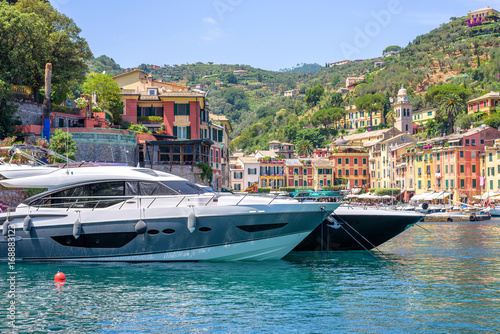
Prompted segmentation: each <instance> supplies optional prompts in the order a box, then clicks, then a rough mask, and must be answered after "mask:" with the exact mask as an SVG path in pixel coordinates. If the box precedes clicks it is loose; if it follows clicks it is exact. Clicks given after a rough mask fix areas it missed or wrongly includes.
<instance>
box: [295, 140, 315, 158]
mask: <svg viewBox="0 0 500 334" xmlns="http://www.w3.org/2000/svg"><path fill="white" fill-rule="evenodd" d="M312 153H313V144H312V143H311V142H310V141H309V140H307V139H304V140H301V141H300V142H299V143H298V145H297V154H298V155H299V156H306V157H308V156H311V155H312Z"/></svg>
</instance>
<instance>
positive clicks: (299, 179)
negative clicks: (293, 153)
mask: <svg viewBox="0 0 500 334" xmlns="http://www.w3.org/2000/svg"><path fill="white" fill-rule="evenodd" d="M285 179H286V182H285V186H286V187H293V188H295V189H313V188H314V169H313V165H312V163H311V160H299V159H285Z"/></svg>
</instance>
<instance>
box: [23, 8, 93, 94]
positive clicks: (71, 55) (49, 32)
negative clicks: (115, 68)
mask: <svg viewBox="0 0 500 334" xmlns="http://www.w3.org/2000/svg"><path fill="white" fill-rule="evenodd" d="M14 7H15V9H16V10H18V11H19V12H21V13H26V14H32V15H36V16H37V18H39V19H40V21H41V23H43V27H40V32H37V34H36V36H37V37H39V38H41V40H40V43H42V44H43V46H44V48H43V49H42V50H31V52H36V53H38V54H39V55H41V57H39V56H37V58H36V64H34V63H33V66H32V68H33V70H32V72H35V68H36V69H37V73H36V76H34V77H33V78H32V80H31V81H32V86H31V87H32V88H33V89H34V91H35V93H37V91H38V88H40V87H43V85H44V80H45V72H44V71H45V63H49V62H50V63H52V91H53V92H54V93H56V94H60V95H63V96H65V95H66V94H67V93H68V92H69V91H70V88H71V87H72V86H73V85H75V84H78V83H81V82H83V80H84V78H85V72H86V71H87V69H88V67H87V61H88V60H90V59H91V58H92V52H91V51H90V48H89V46H88V44H87V41H86V40H85V39H84V38H83V37H81V36H80V33H81V29H80V28H79V27H78V26H77V25H76V23H75V22H74V21H73V20H72V19H70V18H69V17H67V16H66V15H64V14H61V13H59V12H58V11H57V10H55V9H54V8H53V7H52V6H51V5H50V3H49V2H48V1H39V0H19V1H18V2H17V3H16V4H15V5H14ZM40 34H41V36H40ZM35 97H36V95H35Z"/></svg>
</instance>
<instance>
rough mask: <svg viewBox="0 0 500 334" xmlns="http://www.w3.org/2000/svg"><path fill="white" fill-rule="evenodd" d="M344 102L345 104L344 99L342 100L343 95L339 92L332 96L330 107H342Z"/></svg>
mask: <svg viewBox="0 0 500 334" xmlns="http://www.w3.org/2000/svg"><path fill="white" fill-rule="evenodd" d="M342 102H344V99H343V98H342V94H340V93H339V92H334V93H332V94H331V95H330V99H329V105H330V106H331V107H333V108H335V107H340V106H341V105H342Z"/></svg>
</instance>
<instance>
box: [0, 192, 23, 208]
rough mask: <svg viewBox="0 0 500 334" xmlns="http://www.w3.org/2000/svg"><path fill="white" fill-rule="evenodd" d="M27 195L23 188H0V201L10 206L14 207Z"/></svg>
mask: <svg viewBox="0 0 500 334" xmlns="http://www.w3.org/2000/svg"><path fill="white" fill-rule="evenodd" d="M27 197H28V196H27V195H26V190H24V189H5V188H4V189H0V201H2V202H4V203H5V204H7V205H9V206H11V207H16V206H17V205H18V204H19V203H21V202H22V201H24V200H25V199H26V198H27Z"/></svg>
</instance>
